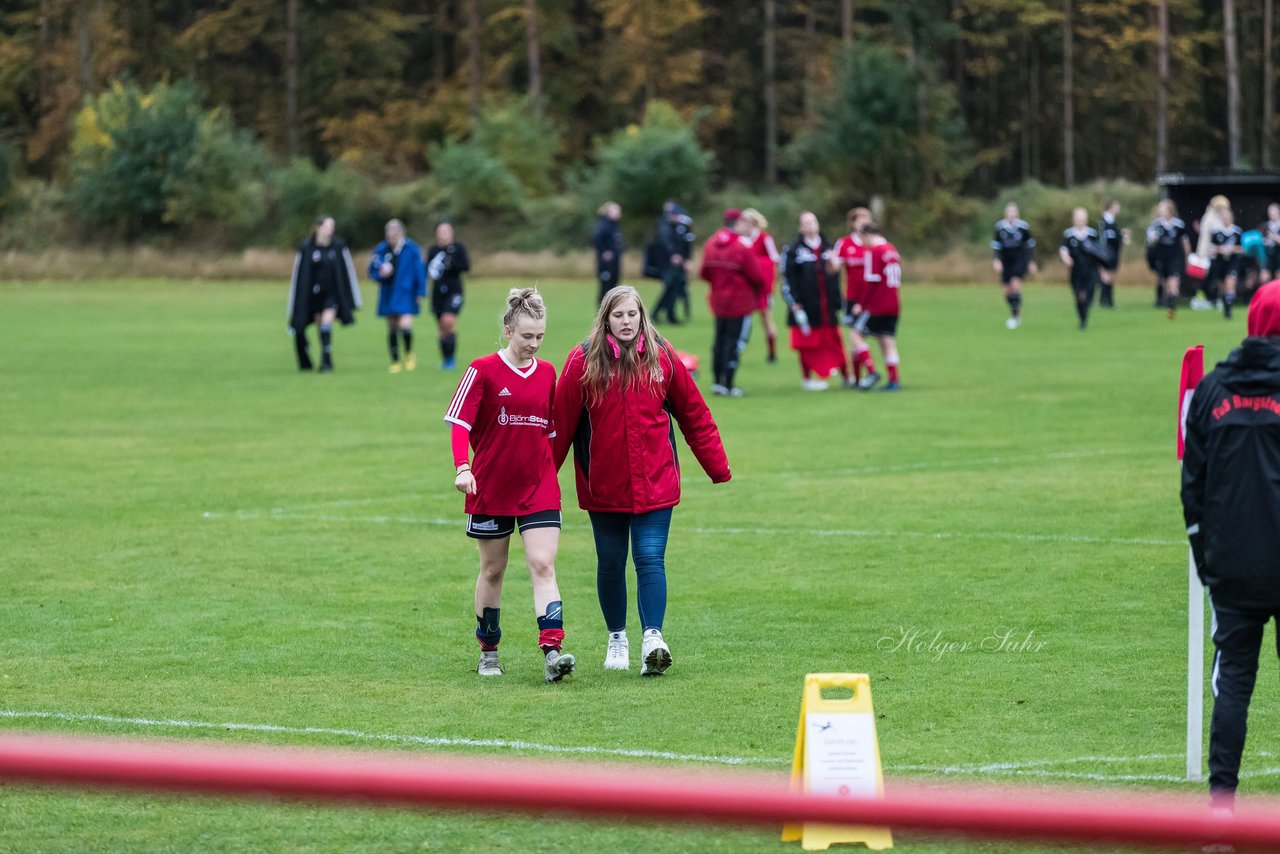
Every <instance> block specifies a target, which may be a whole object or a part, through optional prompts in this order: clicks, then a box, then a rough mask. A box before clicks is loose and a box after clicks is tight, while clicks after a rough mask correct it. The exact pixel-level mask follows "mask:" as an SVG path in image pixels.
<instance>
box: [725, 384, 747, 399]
mask: <svg viewBox="0 0 1280 854" xmlns="http://www.w3.org/2000/svg"><path fill="white" fill-rule="evenodd" d="M746 396H747V393H746V392H745V391H743V390H742V389H740V388H738V387H737V386H734V387H733V388H731V389H729V397H746Z"/></svg>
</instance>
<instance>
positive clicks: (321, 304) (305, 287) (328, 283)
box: [285, 216, 361, 372]
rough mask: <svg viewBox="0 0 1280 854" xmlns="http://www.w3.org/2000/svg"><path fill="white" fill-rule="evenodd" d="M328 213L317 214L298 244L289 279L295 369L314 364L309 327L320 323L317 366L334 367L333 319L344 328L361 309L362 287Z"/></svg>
mask: <svg viewBox="0 0 1280 854" xmlns="http://www.w3.org/2000/svg"><path fill="white" fill-rule="evenodd" d="M334 227H335V226H334V222H333V217H331V216H320V217H317V218H316V221H315V222H314V223H312V225H311V234H310V235H308V237H307V239H306V240H304V241H302V243H301V244H300V245H299V246H298V255H297V257H296V258H295V259H294V262H293V276H292V279H291V281H290V283H289V305H288V308H287V309H286V311H285V316H286V317H287V318H288V320H289V332H290V334H291V335H293V346H294V350H295V352H296V353H297V356H298V369H299V370H302V371H309V370H311V368H312V362H311V350H310V345H309V344H308V343H307V327H308V326H310V325H311V324H312V323H314V324H315V325H316V326H318V327H320V370H321V371H324V372H327V371H332V370H333V321H334V320H338V321H341V323H342V325H343V326H349V325H351V324H352V323H355V319H356V318H355V312H356V309H358V308H360V305H361V299H360V285H359V280H358V279H357V278H356V268H355V264H353V263H352V262H351V253H350V252H349V251H348V250H347V244H346V243H345V242H343V240H342V238H340V237H338V236H336V235H335V234H334Z"/></svg>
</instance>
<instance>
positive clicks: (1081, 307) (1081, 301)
mask: <svg viewBox="0 0 1280 854" xmlns="http://www.w3.org/2000/svg"><path fill="white" fill-rule="evenodd" d="M1076 314H1078V315H1079V316H1080V325H1081V326H1084V325H1085V324H1086V323H1088V322H1089V300H1088V296H1087V294H1086V292H1085V291H1077V292H1076Z"/></svg>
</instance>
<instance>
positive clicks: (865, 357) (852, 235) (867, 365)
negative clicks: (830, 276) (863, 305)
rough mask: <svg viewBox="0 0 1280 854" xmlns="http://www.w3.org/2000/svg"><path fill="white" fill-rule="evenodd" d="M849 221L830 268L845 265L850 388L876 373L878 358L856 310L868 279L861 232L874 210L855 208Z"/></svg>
mask: <svg viewBox="0 0 1280 854" xmlns="http://www.w3.org/2000/svg"><path fill="white" fill-rule="evenodd" d="M845 221H846V224H847V225H848V227H849V233H848V234H846V235H845V236H844V237H842V238H840V239H839V240H837V241H836V245H835V248H834V249H833V250H832V252H831V258H830V261H829V263H828V266H827V269H828V270H829V271H830V272H832V273H839V272H840V269H841V268H842V267H843V268H844V302H845V305H844V309H845V310H844V322H845V325H846V326H848V327H849V354H850V360H851V361H850V365H849V370H848V371H847V372H846V379H845V385H846V386H847V387H848V388H857V387H858V383H859V381H861V379H862V375H863V372H864V371H865V372H866V373H867V374H868V375H870V374H874V373H875V372H876V363H875V360H874V359H872V358H871V348H870V347H869V346H868V345H867V339H866V338H864V337H863V336H862V334H861V333H859V332H858V330H857V329H855V328H854V324H853V317H854V316H853V312H852V309H853V304H854V302H855V297H856V296H857V295H858V294H859V293H861V291H862V286H863V284H864V283H865V282H866V269H867V262H868V260H869V256H868V255H867V247H866V245H865V244H864V243H863V240H862V235H861V234H859V233H858V232H859V229H861V228H862V226H863V225H864V224H865V223H868V222H871V211H870V210H868V209H867V208H863V207H856V208H851V209H850V210H849V213H848V215H847V217H846V220H845Z"/></svg>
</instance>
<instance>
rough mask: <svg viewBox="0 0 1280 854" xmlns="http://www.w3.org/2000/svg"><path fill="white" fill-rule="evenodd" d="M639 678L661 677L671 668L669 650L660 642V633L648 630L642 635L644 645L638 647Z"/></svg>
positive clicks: (655, 630)
mask: <svg viewBox="0 0 1280 854" xmlns="http://www.w3.org/2000/svg"><path fill="white" fill-rule="evenodd" d="M640 655H641V660H642V661H643V662H644V665H643V666H642V667H641V668H640V675H641V676H661V675H662V674H663V673H666V672H667V668H668V667H670V666H671V650H669V649H667V645H666V644H665V643H663V641H662V632H660V631H658V630H657V629H649V630H648V631H646V632H645V633H644V643H643V644H642V645H641V647H640Z"/></svg>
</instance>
